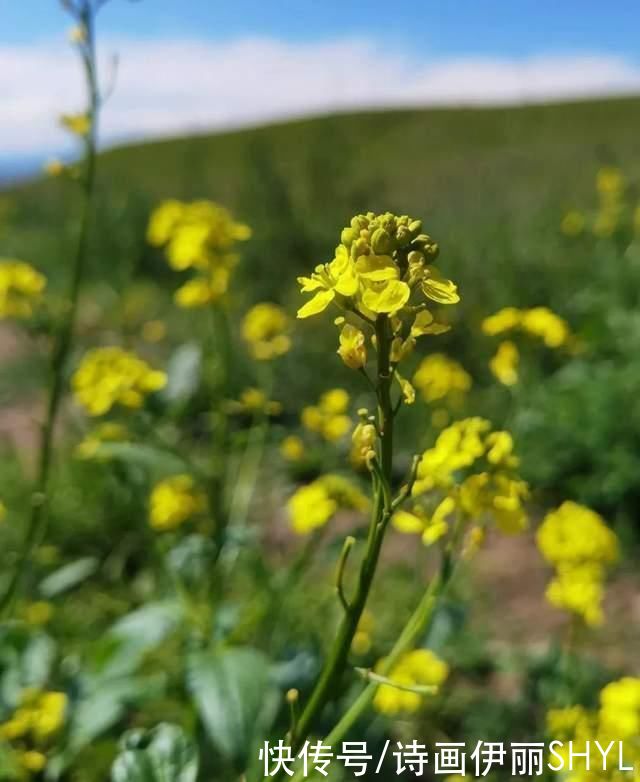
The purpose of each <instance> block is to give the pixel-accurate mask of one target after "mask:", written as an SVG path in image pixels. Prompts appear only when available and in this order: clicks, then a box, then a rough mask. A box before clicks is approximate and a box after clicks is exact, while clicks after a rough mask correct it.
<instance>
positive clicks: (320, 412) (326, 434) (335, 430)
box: [300, 388, 351, 443]
mask: <svg viewBox="0 0 640 782" xmlns="http://www.w3.org/2000/svg"><path fill="white" fill-rule="evenodd" d="M349 401H350V400H349V394H348V393H347V392H346V391H345V390H344V389H343V388H332V389H330V390H329V391H325V392H324V394H322V396H321V397H320V399H319V400H318V403H317V404H316V405H308V406H307V407H305V408H303V410H302V413H301V414H300V421H301V423H302V425H303V426H304V428H305V429H307V431H309V432H314V433H315V434H319V435H320V437H322V438H323V440H327V442H330V443H334V442H337V441H338V440H340V439H341V438H342V437H344V436H345V435H346V434H347V432H348V431H349V429H351V419H350V418H349V416H348V415H347V410H348V408H349Z"/></svg>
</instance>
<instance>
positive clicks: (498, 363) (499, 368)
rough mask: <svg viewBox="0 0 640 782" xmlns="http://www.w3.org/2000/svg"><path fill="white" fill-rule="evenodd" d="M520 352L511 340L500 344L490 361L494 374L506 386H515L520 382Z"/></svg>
mask: <svg viewBox="0 0 640 782" xmlns="http://www.w3.org/2000/svg"><path fill="white" fill-rule="evenodd" d="M519 363H520V353H519V352H518V348H517V347H516V346H515V344H514V343H513V342H511V340H509V339H507V340H505V341H504V342H501V343H500V344H499V345H498V350H497V351H496V354H495V356H494V357H493V358H492V359H491V360H490V361H489V368H490V369H491V371H492V372H493V374H494V376H495V377H496V378H497V379H498V380H499V381H500V382H501V383H502V384H503V385H505V386H514V385H515V384H516V383H517V382H518V364H519Z"/></svg>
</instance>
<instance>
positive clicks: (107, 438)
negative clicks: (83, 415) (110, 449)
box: [75, 421, 129, 459]
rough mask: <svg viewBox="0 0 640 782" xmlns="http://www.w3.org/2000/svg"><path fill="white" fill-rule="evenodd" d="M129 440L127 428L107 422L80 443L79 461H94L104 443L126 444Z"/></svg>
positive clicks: (76, 452)
mask: <svg viewBox="0 0 640 782" xmlns="http://www.w3.org/2000/svg"><path fill="white" fill-rule="evenodd" d="M128 439H129V431H128V429H127V428H126V426H123V425H122V424H118V423H115V422H114V421H107V422H105V423H103V424H100V425H99V426H97V427H96V428H95V429H93V430H91V431H90V432H89V433H88V434H87V435H86V436H85V437H84V439H83V440H82V441H81V442H80V443H78V445H77V446H76V450H75V455H76V456H77V457H78V458H79V459H92V458H93V457H94V456H96V455H97V454H98V452H99V451H100V446H101V445H102V443H118V442H125V441H126V440H128Z"/></svg>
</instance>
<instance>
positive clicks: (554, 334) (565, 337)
mask: <svg viewBox="0 0 640 782" xmlns="http://www.w3.org/2000/svg"><path fill="white" fill-rule="evenodd" d="M482 330H483V332H484V333H485V334H486V335H487V336H489V337H495V336H497V335H499V334H504V333H506V332H508V331H515V330H519V331H521V332H524V333H525V334H528V335H529V336H531V337H535V338H537V339H540V340H542V341H543V342H544V344H545V345H546V346H547V347H548V348H559V347H562V346H564V345H566V344H567V343H568V342H569V340H570V338H571V331H570V329H569V326H568V324H567V322H566V321H565V320H563V319H562V318H561V317H560V316H559V315H556V313H555V312H552V311H551V310H550V309H549V308H548V307H533V308H532V309H518V308H517V307H505V308H504V309H501V310H499V311H498V312H496V313H495V314H494V315H490V316H489V317H488V318H485V319H484V321H483V322H482Z"/></svg>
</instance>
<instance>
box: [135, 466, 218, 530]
mask: <svg viewBox="0 0 640 782" xmlns="http://www.w3.org/2000/svg"><path fill="white" fill-rule="evenodd" d="M206 508H207V501H206V498H205V496H204V494H203V493H202V492H201V491H200V490H199V489H197V487H196V485H195V482H194V480H193V478H192V477H191V476H190V475H185V474H181V475H173V476H171V477H170V478H165V479H163V480H161V481H159V482H158V483H156V485H155V486H154V487H153V489H152V490H151V495H150V497H149V524H150V525H151V527H152V528H153V529H154V530H156V532H167V531H173V530H176V529H178V528H179V527H181V526H182V525H183V524H184V523H185V522H187V521H188V520H189V519H191V518H192V517H193V516H196V515H198V514H200V513H203V512H204V511H205V510H206Z"/></svg>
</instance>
